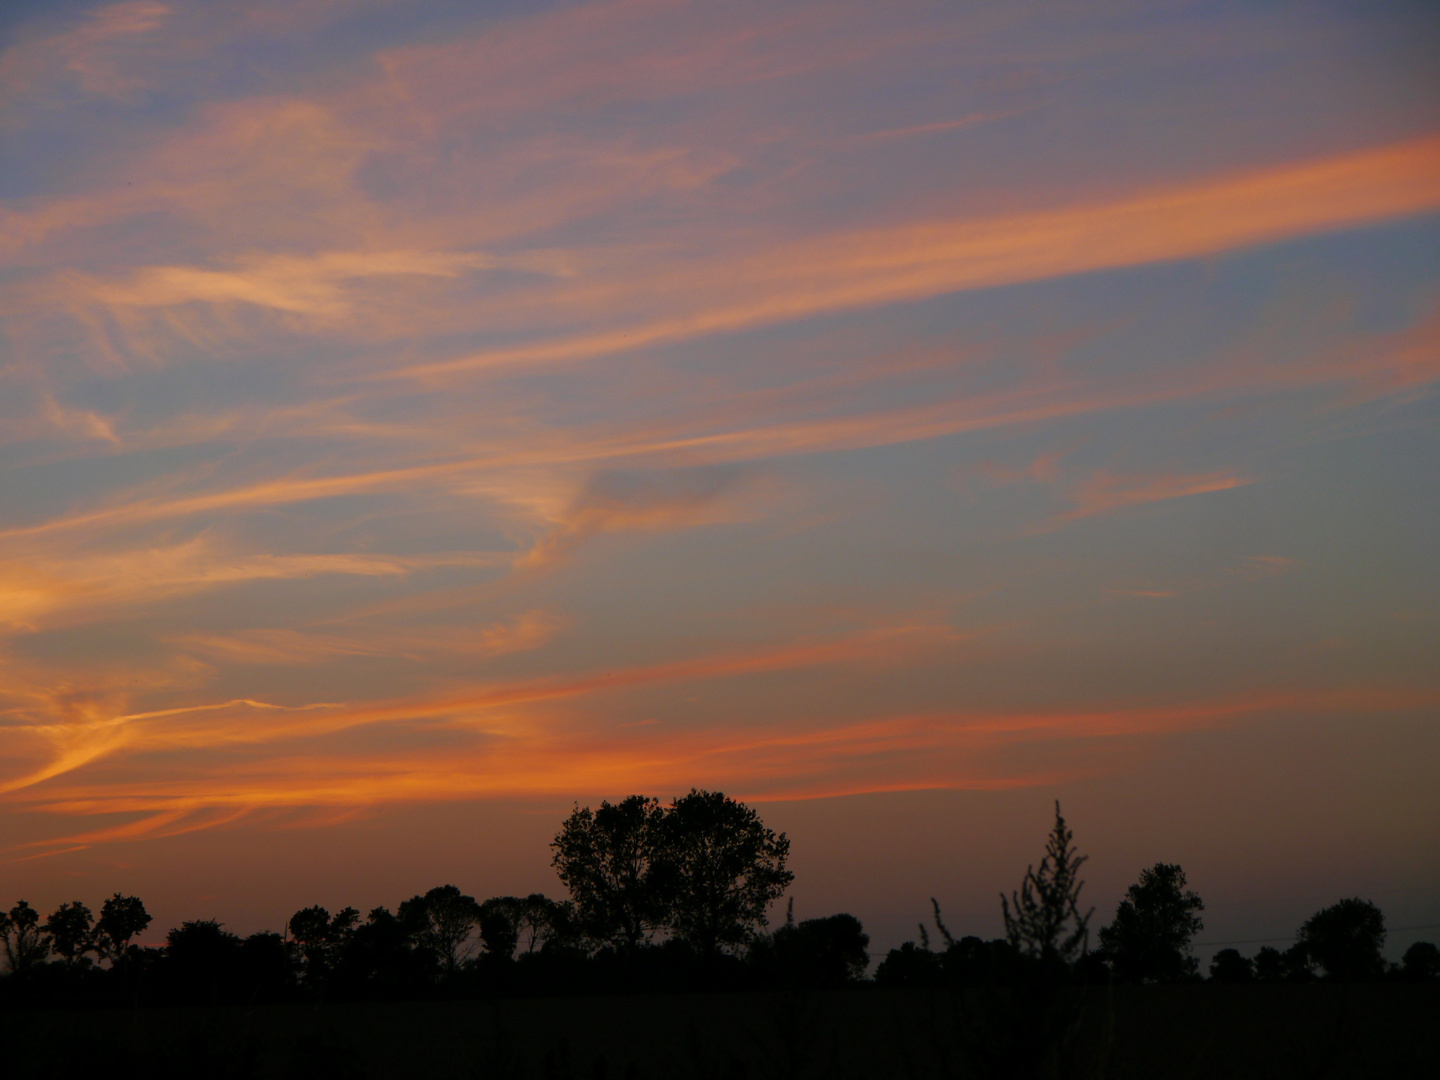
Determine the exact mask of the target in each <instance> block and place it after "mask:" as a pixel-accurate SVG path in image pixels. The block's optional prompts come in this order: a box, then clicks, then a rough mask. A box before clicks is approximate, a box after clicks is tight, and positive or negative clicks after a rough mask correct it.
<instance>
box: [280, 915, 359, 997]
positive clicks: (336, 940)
mask: <svg viewBox="0 0 1440 1080" xmlns="http://www.w3.org/2000/svg"><path fill="white" fill-rule="evenodd" d="M359 921H360V912H358V911H356V910H355V909H354V908H352V907H347V908H343V909H342V910H340V911H338V912H336V913H335V915H334V917H333V918H332V917H331V915H330V912H329V911H327V910H326V909H325V908H323V907H320V906H319V905H318V904H317V905H315V906H314V907H308V908H302V909H301V910H299V911H297V912H296V913H295V914H294V915H292V916H290V923H289V929H290V937H291V939H292V940H293V941H294V942H295V944H296V946H297V947H298V949H299V953H300V960H301V963H302V965H303V970H304V974H305V980H306V982H308V983H309V984H310V985H311V986H312V987H315V988H318V987H319V986H320V985H321V984H322V983H323V982H324V981H325V979H326V978H327V977H328V976H329V975H330V973H331V972H332V971H333V970H334V968H335V965H336V963H337V962H338V961H339V959H340V953H341V951H342V950H343V949H344V947H345V943H346V941H348V940H349V937H350V935H351V934H352V933H353V932H354V930H355V925H356V923H358V922H359Z"/></svg>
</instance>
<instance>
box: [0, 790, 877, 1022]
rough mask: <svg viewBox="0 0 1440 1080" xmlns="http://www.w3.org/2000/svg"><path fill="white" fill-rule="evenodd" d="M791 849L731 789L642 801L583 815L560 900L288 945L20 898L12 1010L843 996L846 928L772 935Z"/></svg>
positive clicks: (109, 909)
mask: <svg viewBox="0 0 1440 1080" xmlns="http://www.w3.org/2000/svg"><path fill="white" fill-rule="evenodd" d="M789 846H790V845H789V840H788V839H787V838H786V837H785V836H784V835H783V834H776V833H775V832H774V831H772V830H770V829H768V828H766V827H765V825H764V823H763V822H762V821H761V820H760V818H759V815H757V814H756V813H755V811H754V810H752V809H751V808H750V807H748V806H745V805H744V804H743V803H741V802H738V801H736V800H735V799H731V798H728V797H726V796H725V795H723V794H721V793H719V792H709V791H691V792H690V793H689V794H688V795H686V796H684V797H682V798H680V799H676V800H674V801H673V802H671V803H670V804H669V805H668V806H662V805H661V804H660V802H659V801H658V800H656V799H653V798H648V797H645V796H640V795H634V796H631V797H630V798H628V799H625V800H623V801H622V802H620V803H617V804H615V805H611V804H609V803H601V804H600V807H599V808H598V809H596V810H591V809H589V808H588V807H585V808H581V807H578V806H577V807H576V809H575V811H574V813H572V814H571V815H570V816H569V818H567V819H566V820H565V822H564V823H563V824H562V826H561V828H560V831H559V833H558V834H557V835H556V837H555V840H554V843H553V844H552V845H551V847H552V851H553V855H554V860H553V861H554V866H555V869H556V871H557V873H558V874H559V876H560V879H561V881H562V883H563V884H564V885H565V886H566V887H567V889H568V891H569V894H570V895H569V898H568V899H565V900H557V899H552V898H550V897H547V896H544V895H542V894H539V893H533V894H531V895H529V896H523V897H521V896H497V897H491V898H489V899H487V900H484V901H477V900H476V899H475V898H474V897H473V896H469V895H467V894H465V893H464V892H462V891H461V890H460V889H459V888H458V887H456V886H455V885H442V886H439V887H437V888H433V889H431V890H429V891H428V892H426V893H423V894H420V895H417V896H413V897H411V898H410V899H409V900H406V901H404V902H403V903H401V904H400V905H399V907H398V908H396V909H395V910H394V911H393V912H392V911H390V910H389V909H388V908H384V907H378V908H375V909H373V910H372V911H370V912H369V913H368V914H367V915H364V916H362V915H361V913H360V912H359V911H358V910H357V909H355V908H353V907H347V908H343V909H341V910H340V911H338V912H334V913H333V914H332V913H331V912H330V911H329V910H328V909H326V908H324V907H321V906H318V905H316V906H312V907H307V908H302V909H301V910H299V911H297V912H296V913H295V914H294V915H292V916H291V918H290V919H289V921H288V923H287V924H286V926H285V930H284V933H273V932H269V933H259V934H251V935H250V936H248V937H244V938H242V937H240V936H238V935H236V934H233V933H231V932H230V931H228V930H226V929H225V928H224V926H223V925H222V924H221V923H220V922H218V921H216V920H213V919H207V920H196V921H190V922H185V923H182V924H181V925H180V926H178V927H176V928H175V929H173V930H171V931H170V932H169V933H168V934H167V935H166V938H165V944H164V945H163V946H162V947H159V948H156V947H141V946H138V945H136V944H134V943H133V941H134V939H135V938H136V936H137V935H139V934H141V933H142V932H143V931H144V930H145V928H146V927H147V926H148V925H149V924H150V921H151V920H150V916H149V915H148V914H147V913H146V912H145V908H144V905H143V904H142V903H141V902H140V900H139V899H137V898H135V897H126V896H121V895H119V894H116V895H115V896H114V897H112V898H111V899H110V900H107V901H106V902H105V905H104V906H103V908H102V909H101V914H100V917H99V919H98V920H97V919H95V918H93V916H92V915H91V912H90V910H89V909H88V908H87V907H86V906H85V905H84V904H82V903H80V902H78V901H77V902H75V903H68V904H62V905H61V906H60V907H59V908H58V909H57V910H56V911H55V912H54V913H53V914H51V915H50V916H49V917H48V918H47V919H45V920H43V921H42V920H41V919H40V917H39V914H38V913H37V912H36V911H35V909H33V908H32V907H31V906H30V905H29V904H27V903H26V902H25V901H23V900H22V901H20V902H19V903H18V904H16V905H15V906H14V907H13V908H12V909H11V910H10V911H9V912H8V913H3V914H0V930H3V937H4V949H5V961H6V968H7V971H8V972H9V975H10V976H11V977H9V978H6V979H4V980H0V998H8V999H10V1000H15V999H16V998H17V997H19V998H22V999H23V1000H25V1001H27V1002H28V1003H32V1004H37V1003H44V1002H46V1001H52V1002H65V1003H74V1002H76V1001H93V1002H105V1001H112V1002H119V1001H124V1002H127V1003H129V1002H136V1003H138V1002H142V1001H143V1002H154V1003H167V1002H171V1003H174V1002H183V1003H201V1002H254V1001H283V1000H306V999H310V1000H314V999H340V1000H356V999H385V998H407V997H423V996H429V995H434V994H488V993H550V992H563V993H577V992H602V991H605V990H611V989H621V990H624V989H685V988H691V987H698V986H707V987H715V986H730V987H762V986H777V985H803V986H811V987H820V986H837V985H842V984H844V983H847V982H853V981H858V980H860V979H863V978H864V976H865V972H866V969H867V967H868V965H869V959H870V958H869V954H868V953H867V951H866V949H867V947H868V945H869V938H868V937H867V936H866V935H865V933H864V931H863V929H862V928H861V925H860V921H859V920H858V919H856V918H855V917H854V916H852V915H834V916H830V917H828V918H823V919H809V920H805V921H801V922H798V923H797V922H796V921H795V920H794V918H793V913H792V914H791V915H789V916H787V919H786V921H785V924H784V925H783V926H781V927H780V928H778V929H777V930H776V931H775V932H774V933H773V934H772V933H767V932H765V930H764V927H765V926H766V911H767V909H768V908H769V906H770V905H771V904H772V903H773V902H774V901H775V900H777V899H779V898H780V897H781V896H782V895H783V893H784V892H785V890H786V888H787V887H788V886H789V885H790V882H791V881H792V880H793V875H792V874H791V873H790V871H789V870H787V869H786V865H785V864H786V860H787V858H788V855H789Z"/></svg>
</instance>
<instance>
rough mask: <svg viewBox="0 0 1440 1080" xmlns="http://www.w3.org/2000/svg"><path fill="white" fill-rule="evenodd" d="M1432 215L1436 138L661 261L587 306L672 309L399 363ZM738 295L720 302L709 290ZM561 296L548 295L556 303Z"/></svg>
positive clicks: (541, 353) (720, 326)
mask: <svg viewBox="0 0 1440 1080" xmlns="http://www.w3.org/2000/svg"><path fill="white" fill-rule="evenodd" d="M1437 208H1440V138H1437V137H1433V136H1432V137H1427V138H1422V139H1415V140H1411V141H1408V142H1404V143H1399V144H1397V145H1394V146H1387V147H1382V148H1379V149H1375V150H1366V151H1360V152H1358V153H1351V154H1345V155H1341V156H1339V157H1334V158H1328V159H1322V160H1319V161H1314V162H1306V163H1303V164H1298V165H1290V166H1284V167H1280V168H1274V169H1265V170H1261V171H1258V172H1252V173H1247V174H1241V175H1239V176H1236V177H1232V178H1227V179H1222V180H1213V181H1209V182H1206V183H1200V184H1193V185H1187V186H1184V187H1179V188H1173V189H1168V190H1160V191H1154V192H1147V193H1143V194H1140V195H1136V196H1134V197H1132V198H1130V199H1126V200H1123V201H1118V202H1109V203H1098V204H1092V205H1089V206H1082V207H1078V208H1074V209H1065V210H1053V211H1040V212H1036V213H1031V214H1024V215H1018V216H1013V217H1004V218H992V219H982V220H970V221H964V220H962V221H936V222H927V223H924V224H920V225H907V226H904V227H901V228H896V229H887V230H870V231H867V232H861V233H854V234H850V235H841V236H834V237H827V238H823V239H820V240H815V241H807V242H804V243H801V244H798V245H795V246H792V247H789V248H784V249H780V250H774V251H769V252H765V253H764V254H763V255H761V256H758V257H753V258H750V259H746V260H743V261H741V262H739V263H734V262H721V263H717V264H713V265H710V266H704V267H699V268H688V267H679V268H676V267H667V268H666V272H665V273H664V276H663V277H661V278H655V279H649V280H640V281H637V280H633V279H631V280H623V281H621V282H617V283H615V284H614V285H612V286H610V287H608V288H606V289H605V290H603V291H594V292H593V300H601V299H602V298H603V301H604V302H606V303H609V304H611V305H612V306H613V305H614V304H616V303H617V302H623V301H624V298H625V297H626V296H629V297H634V296H645V297H647V298H650V299H652V300H653V299H654V298H662V299H665V300H669V301H670V303H671V305H672V306H684V307H688V308H690V310H689V311H686V312H685V313H683V314H679V315H675V316H671V317H667V318H661V319H657V320H652V321H647V322H641V323H633V324H630V325H628V326H625V327H623V328H618V329H614V330H602V331H598V332H593V333H587V334H584V335H581V336H577V337H571V338H561V339H552V340H549V341H540V342H536V343H532V344H527V345H519V346H514V347H508V348H502V349H492V350H486V351H484V352H479V353H473V354H471V355H469V356H464V357H459V358H457V359H454V360H445V361H439V362H432V363H422V364H416V365H411V366H408V367H402V368H399V369H397V370H396V371H394V372H391V373H390V374H392V375H395V376H402V377H409V378H420V379H433V378H436V377H440V376H446V375H453V374H457V373H462V372H467V371H474V370H483V369H486V368H492V367H496V366H503V365H514V364H536V363H554V362H565V361H575V360H582V359H589V358H592V357H595V356H602V355H606V354H610V353H615V352H619V351H622V350H623V351H631V350H635V349H640V348H645V347H647V346H653V345H660V344H668V343H671V342H676V341H681V340H684V339H687V338H692V337H698V336H701V335H707V334H715V333H725V332H731V331H737V330H744V329H747V328H750V327H753V326H761V325H765V324H769V323H775V322H782V321H788V320H793V319H801V318H806V317H808V316H812V315H817V314H821V313H824V312H828V311H835V310H840V309H846V308H855V307H869V306H874V305H878V304H888V303H896V302H901V301H908V300H919V299H923V298H925V297H930V296H936V295H939V294H941V293H947V292H955V291H958V290H962V289H980V288H993V287H996V286H1000V285H1014V284H1018V283H1020V282H1026V281H1039V280H1043V279H1046V278H1053V277H1060V276H1065V275H1071V274H1079V273H1087V272H1092V271H1097V270H1110V269H1120V268H1124V267H1129V266H1137V265H1141V264H1144V263H1151V262H1165V261H1173V260H1176V259H1193V258H1199V257H1202V256H1206V255H1214V254H1217V253H1219V252H1222V251H1229V250H1234V249H1236V248H1243V247H1250V246H1254V245H1257V244H1264V243H1272V242H1275V241H1278V240H1283V239H1286V238H1290V237H1295V236H1303V235H1308V234H1311V233H1316V232H1325V231H1330V230H1335V229H1343V228H1352V227H1355V226H1358V225H1365V224H1370V223H1373V222H1378V221H1384V220H1386V219H1389V218H1395V217H1403V216H1406V215H1412V214H1418V213H1427V212H1430V211H1433V210H1435V209H1437ZM737 287H738V288H739V289H740V290H741V291H749V292H750V294H751V295H749V296H748V297H740V296H736V297H735V299H733V300H732V301H730V302H729V303H721V304H718V305H717V304H713V303H712V304H709V305H705V306H699V304H697V301H700V302H703V298H708V297H710V296H715V295H719V296H724V295H726V294H731V295H734V294H735V293H736V291H737ZM564 300H565V297H564V293H563V291H562V292H561V294H560V295H559V296H557V297H556V301H557V304H558V305H559V306H561V307H563V306H564Z"/></svg>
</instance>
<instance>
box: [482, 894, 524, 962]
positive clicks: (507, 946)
mask: <svg viewBox="0 0 1440 1080" xmlns="http://www.w3.org/2000/svg"><path fill="white" fill-rule="evenodd" d="M524 906H525V901H524V900H522V899H521V898H520V897H518V896H492V897H491V898H490V899H489V900H486V901H485V902H484V903H483V904H481V905H480V940H481V942H483V943H484V945H485V952H486V954H487V955H489V956H493V957H496V958H498V959H501V960H513V959H514V958H515V949H516V946H518V945H519V944H520V918H521V912H522V911H523V909H524Z"/></svg>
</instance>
